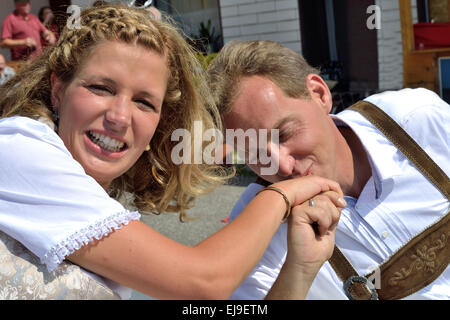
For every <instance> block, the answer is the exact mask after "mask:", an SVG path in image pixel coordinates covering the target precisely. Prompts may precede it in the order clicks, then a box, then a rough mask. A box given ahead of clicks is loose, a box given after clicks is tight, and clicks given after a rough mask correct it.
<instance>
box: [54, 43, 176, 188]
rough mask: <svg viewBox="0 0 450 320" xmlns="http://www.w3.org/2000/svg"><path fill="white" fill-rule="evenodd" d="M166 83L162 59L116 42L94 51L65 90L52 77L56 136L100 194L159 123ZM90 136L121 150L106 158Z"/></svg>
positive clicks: (130, 162)
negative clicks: (110, 140)
mask: <svg viewBox="0 0 450 320" xmlns="http://www.w3.org/2000/svg"><path fill="white" fill-rule="evenodd" d="M124 75H132V76H128V77H124ZM167 81H168V68H167V66H166V57H165V56H161V55H159V54H158V53H155V52H154V51H150V50H148V49H146V48H144V47H142V46H140V45H134V44H133V45H130V44H125V43H123V42H118V41H114V42H112V41H107V42H104V43H102V44H100V45H98V46H97V47H96V48H95V49H94V50H93V51H92V52H91V53H90V56H89V57H88V58H87V60H86V62H85V63H84V64H83V65H82V66H81V67H80V69H79V70H78V72H77V73H76V74H75V76H74V78H73V80H72V81H71V82H70V83H69V84H67V85H65V84H64V83H63V82H62V81H61V80H60V79H58V78H57V77H56V76H55V75H52V103H53V106H54V107H55V108H56V109H58V110H57V111H58V113H59V116H60V119H59V125H58V134H59V136H60V137H61V139H62V140H63V142H64V144H65V146H66V147H67V149H68V150H69V151H70V153H71V154H72V156H73V157H74V159H75V160H77V161H78V162H79V163H80V164H81V165H82V166H83V168H84V170H85V171H86V173H87V174H88V175H90V176H91V177H93V178H94V179H95V180H96V181H97V182H98V183H99V184H100V185H102V186H103V187H104V188H105V189H106V188H108V187H109V185H110V184H111V182H112V180H114V179H115V178H117V177H119V176H121V175H122V174H123V173H125V172H126V171H127V170H128V169H129V168H130V167H132V166H133V165H134V163H135V162H136V161H137V159H138V158H139V157H140V156H141V154H142V153H143V152H144V151H145V148H146V146H147V145H148V144H149V142H150V140H151V138H152V137H153V134H154V132H155V129H156V127H157V125H158V122H159V120H160V115H161V108H162V103H163V100H164V96H165V92H166V89H167ZM92 132H96V133H100V134H103V135H105V136H108V137H110V138H114V139H115V140H117V141H119V142H123V143H125V145H124V147H123V148H122V149H121V150H120V151H117V152H111V151H110V150H106V149H104V148H102V147H100V146H99V145H98V144H96V143H94V142H93V141H92V139H91V138H90V133H92Z"/></svg>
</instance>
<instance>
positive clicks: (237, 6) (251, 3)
mask: <svg viewBox="0 0 450 320" xmlns="http://www.w3.org/2000/svg"><path fill="white" fill-rule="evenodd" d="M220 10H221V15H222V32H223V38H224V42H225V43H226V42H228V41H230V40H274V41H278V42H280V43H282V44H283V45H284V46H286V47H288V48H291V49H293V50H295V51H297V52H299V53H300V52H301V50H302V49H301V39H300V22H299V14H298V1H297V0H220Z"/></svg>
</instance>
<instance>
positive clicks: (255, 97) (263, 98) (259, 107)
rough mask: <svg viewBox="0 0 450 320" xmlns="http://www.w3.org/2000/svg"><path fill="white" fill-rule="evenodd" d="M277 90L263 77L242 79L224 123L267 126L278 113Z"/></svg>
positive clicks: (256, 126)
mask: <svg viewBox="0 0 450 320" xmlns="http://www.w3.org/2000/svg"><path fill="white" fill-rule="evenodd" d="M278 91H281V90H280V89H279V88H278V87H276V85H275V84H274V83H273V82H272V81H270V80H268V79H266V78H264V77H259V76H252V77H247V78H244V79H242V80H241V81H240V82H239V84H238V90H237V94H236V98H235V99H234V101H233V104H232V108H231V111H230V112H229V113H228V114H227V115H225V121H226V124H227V125H230V126H233V127H239V128H243V129H244V128H248V127H252V128H267V127H268V126H269V125H270V124H271V123H272V122H274V121H275V119H274V118H275V117H277V115H278V113H279V110H278V108H279V104H278V103H277V102H276V101H277V99H279V95H280V93H279V92H278Z"/></svg>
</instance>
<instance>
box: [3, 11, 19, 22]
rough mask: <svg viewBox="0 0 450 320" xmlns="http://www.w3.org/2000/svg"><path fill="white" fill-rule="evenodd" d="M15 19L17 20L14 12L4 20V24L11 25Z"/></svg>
mask: <svg viewBox="0 0 450 320" xmlns="http://www.w3.org/2000/svg"><path fill="white" fill-rule="evenodd" d="M15 19H17V17H16V15H15V14H14V12H12V13H10V14H8V15H7V16H6V17H5V19H3V22H2V24H5V23H11V22H12V21H14V20H15Z"/></svg>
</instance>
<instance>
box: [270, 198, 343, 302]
mask: <svg viewBox="0 0 450 320" xmlns="http://www.w3.org/2000/svg"><path fill="white" fill-rule="evenodd" d="M312 200H313V203H311V202H310V201H305V202H304V203H302V204H300V205H298V206H295V207H294V208H292V212H291V216H290V218H289V225H288V235H287V242H288V253H287V256H286V261H285V263H284V265H283V268H282V269H281V271H280V274H279V275H278V278H277V280H276V282H275V283H274V285H273V286H272V289H271V290H270V291H269V293H268V295H267V297H266V299H304V298H305V297H306V295H307V293H308V290H309V288H310V286H311V285H312V282H313V281H314V278H315V277H316V275H317V272H318V271H319V269H320V268H321V266H322V265H323V263H324V262H325V261H327V260H328V259H329V258H330V257H331V255H332V254H333V249H334V236H335V231H336V227H337V224H338V222H339V218H340V214H341V210H342V208H344V207H345V205H346V203H345V201H344V202H343V201H342V198H341V194H339V193H337V192H334V191H327V192H323V193H321V194H319V195H316V196H315V197H313V198H312ZM311 204H313V206H311Z"/></svg>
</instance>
